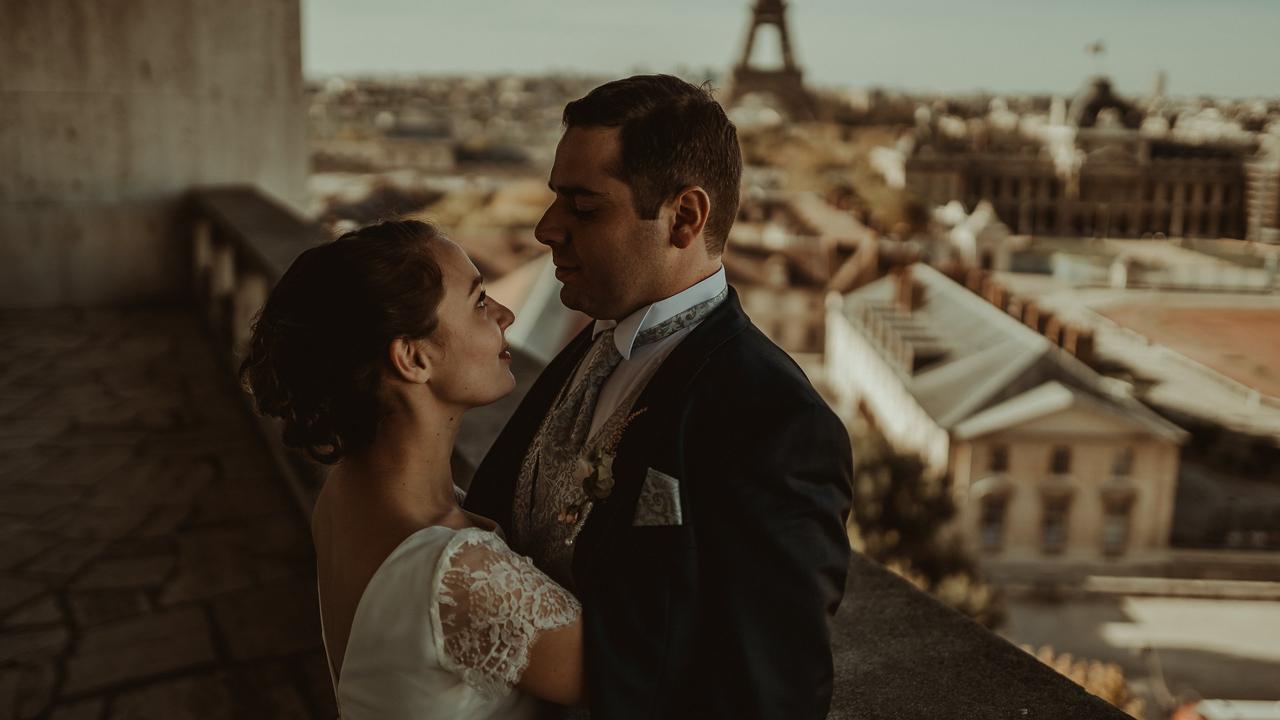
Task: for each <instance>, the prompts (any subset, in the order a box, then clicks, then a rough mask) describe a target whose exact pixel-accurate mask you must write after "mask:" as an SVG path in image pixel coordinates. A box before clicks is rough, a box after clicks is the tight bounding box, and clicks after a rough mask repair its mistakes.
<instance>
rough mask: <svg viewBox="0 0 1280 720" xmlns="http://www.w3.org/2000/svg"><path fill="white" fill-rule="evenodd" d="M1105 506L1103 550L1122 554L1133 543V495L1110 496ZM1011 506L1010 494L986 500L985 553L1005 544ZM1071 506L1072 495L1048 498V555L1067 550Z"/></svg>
mask: <svg viewBox="0 0 1280 720" xmlns="http://www.w3.org/2000/svg"><path fill="white" fill-rule="evenodd" d="M1102 505H1103V508H1102V510H1103V514H1102V551H1103V553H1105V554H1107V555H1121V554H1123V553H1124V551H1125V548H1126V547H1127V546H1128V544H1129V516H1130V510H1131V508H1132V507H1133V498H1132V497H1131V496H1125V497H1122V498H1108V499H1104V500H1103V504H1102ZM1008 506H1009V496H1008V495H1007V494H997V495H990V496H987V497H986V498H984V499H983V501H982V513H981V515H980V517H979V519H978V526H979V531H980V538H981V545H982V551H983V552H986V553H995V552H999V551H1000V550H1001V548H1003V547H1004V534H1005V516H1006V514H1007V510H1008ZM1071 507H1072V504H1071V496H1070V495H1055V496H1049V497H1046V498H1045V499H1044V501H1043V504H1042V505H1041V515H1040V549H1041V550H1042V551H1043V552H1044V553H1045V554H1049V555H1053V554H1057V553H1060V552H1062V551H1063V550H1065V549H1066V547H1067V541H1068V534H1067V528H1068V527H1069V525H1070V523H1069V521H1070V517H1071Z"/></svg>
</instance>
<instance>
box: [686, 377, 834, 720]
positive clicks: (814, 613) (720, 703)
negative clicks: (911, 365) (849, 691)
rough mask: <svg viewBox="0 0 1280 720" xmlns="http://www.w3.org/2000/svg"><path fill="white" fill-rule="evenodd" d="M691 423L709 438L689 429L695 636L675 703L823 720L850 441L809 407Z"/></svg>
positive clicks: (822, 409) (705, 710)
mask: <svg viewBox="0 0 1280 720" xmlns="http://www.w3.org/2000/svg"><path fill="white" fill-rule="evenodd" d="M696 424H697V425H698V426H701V427H703V428H707V427H708V426H709V427H710V428H711V429H709V430H704V431H703V432H697V431H695V430H694V429H693V427H690V434H691V437H690V440H693V442H695V443H705V444H703V445H702V447H703V448H704V449H703V450H702V451H699V452H698V453H697V455H696V457H695V458H693V459H692V460H693V461H692V462H688V461H689V460H690V458H689V457H688V455H686V460H687V464H686V473H688V474H689V481H690V482H689V484H688V486H687V487H688V492H689V493H690V498H689V499H690V501H691V504H692V506H693V509H694V510H695V512H696V516H695V517H694V524H695V534H696V542H697V562H698V567H699V573H698V574H699V590H698V601H697V602H698V608H697V616H698V623H697V628H698V629H697V631H696V632H697V634H698V635H699V637H697V638H695V639H694V642H693V643H692V644H693V647H694V648H695V653H694V654H695V660H694V668H693V672H692V673H691V674H690V675H689V677H688V686H687V692H686V693H682V694H683V695H685V697H686V698H689V699H690V701H691V702H687V703H682V704H683V705H685V707H686V708H688V709H689V710H690V714H689V715H688V716H689V717H705V718H735V719H738V718H789V719H796V720H805V719H809V718H812V719H813V720H819V719H820V718H824V717H826V714H827V711H828V707H829V705H830V702H831V694H832V684H833V671H832V657H831V632H830V619H831V617H832V616H833V615H834V614H835V611H836V609H837V607H838V606H839V603H840V600H841V598H842V596H843V594H844V584H845V576H846V574H847V572H848V565H849V555H850V549H849V540H848V535H847V531H846V529H845V520H846V519H847V517H848V513H849V507H850V501H851V486H850V478H851V475H852V463H853V461H852V456H851V451H850V445H849V436H848V433H847V431H846V430H845V429H844V426H843V424H842V423H841V422H840V421H839V419H838V418H836V416H835V415H834V413H832V412H831V410H830V409H829V408H827V407H826V406H825V405H824V404H822V403H821V402H820V401H818V400H816V399H813V400H806V401H803V402H796V403H794V404H793V406H792V407H791V408H790V409H779V408H767V409H764V408H761V409H760V411H759V412H738V413H734V416H733V417H719V418H714V419H704V421H703V422H698V423H696ZM691 425H693V424H692V423H691ZM695 435H703V436H704V437H705V440H702V439H696V438H695V437H692V436H695ZM688 452H689V449H686V453H688Z"/></svg>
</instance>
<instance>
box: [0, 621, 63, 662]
mask: <svg viewBox="0 0 1280 720" xmlns="http://www.w3.org/2000/svg"><path fill="white" fill-rule="evenodd" d="M69 641H70V636H69V635H68V633H67V629H66V628H62V627H53V628H41V629H36V630H6V631H5V632H4V633H2V634H0V664H2V663H6V662H10V661H17V660H25V661H33V660H39V659H41V658H51V657H57V656H58V655H61V654H62V652H63V651H64V650H66V648H67V643H68V642H69Z"/></svg>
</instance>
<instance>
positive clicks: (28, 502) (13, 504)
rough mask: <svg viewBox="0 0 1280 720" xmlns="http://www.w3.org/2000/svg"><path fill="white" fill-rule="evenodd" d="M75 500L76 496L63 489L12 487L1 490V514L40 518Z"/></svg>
mask: <svg viewBox="0 0 1280 720" xmlns="http://www.w3.org/2000/svg"><path fill="white" fill-rule="evenodd" d="M75 500H76V496H75V495H74V494H68V493H66V492H64V491H62V489H61V488H56V487H38V486H30V485H29V486H24V487H13V486H12V485H10V486H8V487H5V488H0V513H5V514H6V515H22V516H25V517H40V516H42V515H45V514H47V513H48V512H49V511H51V510H53V509H54V508H58V507H63V506H65V505H67V504H69V503H72V502H75Z"/></svg>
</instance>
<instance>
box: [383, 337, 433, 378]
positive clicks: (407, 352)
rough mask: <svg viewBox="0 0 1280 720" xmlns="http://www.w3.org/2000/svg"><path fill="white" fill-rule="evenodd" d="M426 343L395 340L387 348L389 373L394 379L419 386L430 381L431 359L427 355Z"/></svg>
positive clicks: (402, 339) (401, 339)
mask: <svg viewBox="0 0 1280 720" xmlns="http://www.w3.org/2000/svg"><path fill="white" fill-rule="evenodd" d="M426 344H427V343H426V342H425V341H423V340H410V339H408V338H396V339H394V340H392V341H391V345H390V346H389V347H388V348H387V355H388V358H387V359H388V360H390V361H391V371H392V372H393V373H395V375H396V377H398V378H400V379H401V380H403V381H405V382H409V383H415V384H418V385H421V384H423V383H425V382H427V381H428V380H430V379H431V358H430V357H428V355H427V348H426Z"/></svg>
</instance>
